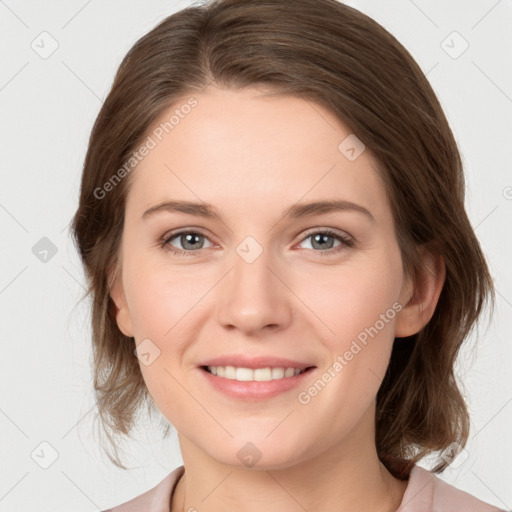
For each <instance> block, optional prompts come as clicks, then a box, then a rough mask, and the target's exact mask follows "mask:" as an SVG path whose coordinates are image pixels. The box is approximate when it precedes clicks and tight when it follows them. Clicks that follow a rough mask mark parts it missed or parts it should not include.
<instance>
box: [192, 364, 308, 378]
mask: <svg viewBox="0 0 512 512" xmlns="http://www.w3.org/2000/svg"><path fill="white" fill-rule="evenodd" d="M200 368H201V369H202V370H203V371H205V372H207V373H209V374H210V375H214V376H216V377H221V378H223V379H227V380H235V381H239V382H270V381H273V380H281V379H289V378H291V377H295V376H297V375H302V374H304V373H307V372H309V371H311V370H313V369H314V368H316V366H308V367H306V368H293V367H284V366H278V367H270V366H267V367H262V368H244V367H237V366H200Z"/></svg>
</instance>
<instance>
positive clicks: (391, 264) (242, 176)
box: [105, 87, 410, 468]
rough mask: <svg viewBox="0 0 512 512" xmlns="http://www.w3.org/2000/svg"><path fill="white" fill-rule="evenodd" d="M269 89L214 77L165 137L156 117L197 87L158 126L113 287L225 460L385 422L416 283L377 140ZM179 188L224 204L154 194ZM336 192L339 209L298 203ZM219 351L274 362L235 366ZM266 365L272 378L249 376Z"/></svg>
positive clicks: (192, 438) (182, 415) (318, 447)
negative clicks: (394, 352)
mask: <svg viewBox="0 0 512 512" xmlns="http://www.w3.org/2000/svg"><path fill="white" fill-rule="evenodd" d="M263 92H264V91H263V89H258V88H252V89H243V90H224V89H217V88H213V87H210V88H208V89H206V90H205V91H204V92H203V93H201V94H195V95H194V98H195V99H196V101H197V105H196V106H195V107H194V108H192V109H186V110H187V112H189V113H188V114H187V115H183V116H182V117H180V119H179V123H177V124H176V125H175V126H174V127H173V129H172V130H169V133H168V134H166V135H165V131H164V135H165V136H162V133H161V132H162V130H161V129H160V131H157V132H155V131H154V130H155V128H157V127H158V126H159V125H160V123H162V122H165V121H168V120H169V118H170V116H171V115H172V114H173V112H174V110H175V109H176V108H178V109H179V108H180V105H183V104H185V103H186V101H187V99H188V97H185V98H184V99H183V102H181V103H179V104H176V105H173V107H172V108H170V109H169V110H168V111H166V112H165V113H164V115H162V116H161V118H160V119H159V120H158V121H157V123H155V126H154V127H152V129H151V131H150V132H148V135H150V136H151V137H152V139H153V140H154V142H155V143H156V144H155V147H153V148H152V149H150V151H149V152H148V154H147V155H146V156H145V157H144V158H143V159H142V161H141V162H140V163H139V165H138V167H137V168H136V169H135V170H134V171H133V175H132V176H131V178H132V180H133V181H132V182H131V185H130V189H129V192H128V196H127V202H126V212H125V224H124V231H123V239H122V246H121V254H120V256H121V260H120V261H121V272H120V275H119V279H118V280H117V281H116V285H115V287H114V288H113V290H112V297H113V298H114V300H115V302H116V305H117V307H118V314H117V321H118V325H119V327H120V329H121V330H122V331H123V332H124V333H125V334H127V335H128V336H133V337H134V338H135V343H136V345H139V344H141V345H140V346H141V347H143V348H144V350H141V351H140V352H141V353H144V355H143V356H142V357H139V358H140V368H141V371H142V374H143V377H144V380H145V382H146V385H147V388H148V390H149V393H150V394H151V396H152V398H153V400H154V402H155V404H156V405H157V407H158V408H159V409H160V411H161V412H162V413H163V415H164V416H165V417H166V418H167V419H168V421H169V422H170V423H171V424H172V425H173V426H174V427H175V428H176V429H177V431H178V432H179V434H180V437H182V438H186V439H187V440H188V441H189V442H190V443H191V445H193V446H195V447H196V448H197V449H198V450H200V451H201V452H202V453H204V454H206V456H209V457H211V458H212V459H215V460H216V461H218V462H220V463H223V464H229V465H234V466H242V464H243V460H242V459H243V455H244V453H245V452H244V450H245V451H246V452H248V453H249V452H251V450H252V451H253V452H254V453H255V454H259V455H257V457H261V459H260V460H259V462H258V465H259V467H266V468H279V467H286V466H288V465H291V464H294V463H298V462H301V461H305V460H308V459H311V458H312V457H315V456H316V455H318V454H320V453H322V452H325V451H326V450H328V449H329V448H332V447H334V446H337V447H339V448H340V449H341V447H343V446H348V442H349V440H351V439H352V440H353V439H355V438H356V437H357V434H356V433H357V432H367V433H370V432H371V425H372V423H373V421H374V407H375V397H376V394H377V391H378V388H379V386H380V383H381V380H382V378H383V376H384V374H385V371H386V368H387V365H388V361H389V357H390V353H391V348H392V343H393V340H394V337H395V335H398V334H399V333H398V332H397V331H398V330H399V325H400V318H401V315H402V314H403V313H404V312H403V311H401V309H402V308H403V306H404V305H405V303H406V302H407V299H408V298H409V296H410V287H409V284H408V283H407V282H406V281H405V280H404V276H403V272H402V260H401V257H400V251H399V248H398V244H397V240H396V238H395V233H394V224H393V219H392V214H391V209H390V205H389V202H388V200H387V197H386V191H385V187H384V183H383V182H382V181H381V179H380V177H379V175H378V174H377V172H376V170H375V169H376V167H377V165H378V163H377V162H376V161H375V160H374V159H373V158H372V156H371V155H370V154H369V151H363V152H362V153H361V154H359V156H357V153H358V152H359V150H360V149H361V147H360V146H358V145H357V144H356V145H354V144H355V142H354V139H353V138H349V139H347V141H345V142H343V141H344V140H345V139H346V138H347V137H349V136H350V130H349V129H348V128H347V127H346V126H344V125H343V124H342V123H340V122H339V121H338V120H337V118H336V117H335V116H334V115H333V114H332V113H330V112H329V111H328V110H326V109H324V108H323V107H321V106H320V105H318V104H314V103H312V102H309V101H305V100H303V99H299V98H296V97H289V96H274V97H265V96H264V95H263ZM155 133H158V134H159V137H157V136H155ZM352 137H353V136H352ZM159 138H161V140H159ZM342 142H343V143H342ZM356 142H357V141H356ZM340 143H342V144H341V146H340ZM351 147H354V149H355V151H352V150H351V149H350V148H351ZM354 156H357V158H354ZM349 157H350V158H349ZM105 200H107V199H105ZM177 201H180V202H182V205H184V204H185V202H191V203H208V204H209V205H210V207H211V211H212V212H215V214H216V215H215V216H213V215H209V216H206V215H204V214H205V212H207V211H208V210H207V209H206V208H204V207H203V209H199V208H197V207H196V208H195V209H194V208H193V207H192V206H190V205H188V206H186V207H176V205H174V206H171V205H169V204H168V205H167V206H166V207H163V206H162V207H161V208H155V207H157V206H161V205H162V204H164V203H166V202H167V203H170V202H177ZM326 201H330V202H338V206H339V207H338V208H337V209H327V208H324V209H321V208H313V207H311V208H299V207H301V206H304V205H309V204H310V203H317V202H326ZM290 208H292V209H291V210H290ZM148 210H151V211H150V212H148V213H146V214H145V212H147V211H148ZM139 356H140V354H139ZM237 357H238V358H239V359H238V360H234V361H233V360H230V359H229V358H237ZM243 358H245V359H243ZM256 358H259V359H258V360H257V359H256ZM272 358H274V360H272ZM275 358H283V359H286V360H289V361H287V362H281V361H276V360H275ZM212 360H216V361H213V363H214V364H213V366H221V367H222V366H233V363H234V366H235V367H236V366H239V367H251V366H253V367H255V368H267V369H266V370H265V369H264V370H260V371H259V372H255V373H254V374H252V373H248V372H247V371H244V370H240V371H238V370H237V369H235V370H231V369H227V370H224V371H225V372H228V373H227V374H226V373H225V374H224V375H225V376H224V377H221V376H220V375H216V376H215V375H212V374H210V373H208V372H207V371H206V370H205V369H204V368H202V366H204V365H207V363H212ZM226 362H227V363H232V364H224V365H223V364H222V363H226ZM280 363H281V364H280ZM272 367H274V368H275V367H292V368H295V367H296V368H299V369H300V368H310V369H309V370H307V371H306V372H304V373H301V374H299V375H297V376H294V377H288V376H283V375H282V374H281V373H279V370H275V369H274V373H273V370H272ZM268 368H271V369H270V370H268ZM213 371H215V370H213ZM222 371H223V370H222V369H217V372H218V373H219V374H222ZM230 372H234V373H230ZM294 373H295V372H294ZM247 375H250V377H247ZM253 375H257V378H263V379H268V378H269V375H270V376H272V375H273V376H274V377H276V378H275V379H274V380H272V381H270V382H261V381H257V382H248V381H244V380H236V379H238V378H241V379H245V378H253ZM285 375H290V372H289V371H288V372H287V373H285ZM227 377H230V378H227ZM233 377H234V378H233ZM279 377H280V378H279ZM360 437H361V436H360ZM249 442H250V443H252V445H253V446H254V447H253V446H249V445H247V443H249ZM365 442H370V443H371V442H373V439H371V436H370V434H368V435H367V439H365ZM249 454H250V453H249ZM241 455H242V457H241Z"/></svg>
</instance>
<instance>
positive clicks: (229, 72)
mask: <svg viewBox="0 0 512 512" xmlns="http://www.w3.org/2000/svg"><path fill="white" fill-rule="evenodd" d="M210 84H215V85H217V86H220V87H226V88H228V87H229V88H243V87H249V86H265V87H267V88H268V89H269V90H272V91H274V92H275V93H276V94H287V95H293V96H298V97H301V98H303V99H306V100H308V101H309V100H310V101H313V102H317V103H318V104H321V105H322V106H325V107H326V108H327V109H329V110H330V111H331V112H333V113H334V114H335V115H336V116H337V117H338V118H339V119H340V120H341V121H342V122H343V123H345V125H346V126H348V127H349V128H350V130H351V131H352V132H353V133H354V134H356V135H357V137H358V138H359V139H361V141H363V143H364V144H365V145H366V148H367V149H368V150H369V151H370V152H371V153H372V154H373V155H374V156H375V157H376V159H377V161H378V162H379V164H380V169H379V170H378V171H379V172H380V173H381V174H382V178H383V179H384V181H385V183H386V187H387V194H388V197H389V201H390V205H391V208H392V213H393V217H394V221H395V230H396V235H397V240H398V243H399V247H400V250H401V254H402V260H403V266H404V273H405V275H406V276H414V275H416V272H417V271H418V270H419V269H420V259H419V252H418V249H419V247H420V246H424V247H425V248H426V249H427V250H430V251H431V252H433V253H434V254H442V255H443V257H444V260H445V265H446V280H445V283H444V286H443V289H442V292H441V295H440V298H439V301H438V304H437V307H436V310H435V312H434V315H433V317H432V318H431V320H430V321H429V322H428V323H427V325H426V326H425V327H424V328H423V329H422V330H421V331H420V332H419V333H417V334H416V335H414V336H410V337H408V338H402V339H398V338H397V339H395V342H394V347H393V352H392V357H391V362H390V365H389V368H388V371H387V373H386V375H385V378H384V380H383V382H382V385H381V387H380V389H379V392H378V395H377V413H376V445H377V450H378V454H379V457H380V458H381V460H382V461H383V462H384V463H385V464H386V465H387V466H388V468H389V469H390V471H392V472H394V473H395V474H396V475H398V474H400V470H399V468H398V466H395V465H394V463H393V461H394V460H403V459H405V460H406V461H409V463H414V462H416V461H418V460H419V459H421V458H422V457H423V456H425V455H429V454H433V455H436V454H437V455H439V454H438V453H437V452H440V451H441V450H444V449H445V448H447V447H448V446H449V445H450V444H451V443H454V442H456V443H459V445H460V446H461V447H463V446H464V445H465V443H466V441H467V438H468V435H469V416H468V412H467V408H466V405H465V402H464V399H463V397H462V395H461V393H460V391H459V389H458V386H457V382H456V379H455V375H454V362H455V359H456V357H457V354H458V351H459V349H460V347H461V344H462V342H463V341H464V339H465V338H466V337H467V335H468V334H469V332H470V331H471V329H472V328H473V324H474V323H475V322H476V320H477V318H478V317H479V315H480V313H481V312H482V310H483V307H484V303H485V301H486V300H487V299H492V306H494V300H495V299H494V288H493V283H492V279H491V277H490V274H489V271H488V268H487V265H486V262H485V259H484V256H483V254H482V251H481V248H480V245H479V243H478V240H477V238H476V236H475V234H474V232H473V230H472V227H471V224H470V222H469V220H468V217H467V215H466V212H465V209H464V175H463V170H462V163H461V158H460V155H459V152H458V149H457V145H456V142H455V140H454V137H453V134H452V132H451V130H450V127H449V125H448V122H447V120H446V118H445V115H444V113H443V111H442V109H441V106H440V104H439V102H438V100H437V98H436V96H435V93H434V92H433V90H432V88H431V86H430V85H429V83H428V81H427V79H426V78H425V76H424V74H423V72H422V71H421V69H420V68H419V66H418V65H417V64H416V63H415V61H414V60H413V58H412V57H411V56H410V54H409V53H408V52H407V50H406V49H405V48H404V47H403V46H402V45H401V44H400V43H399V42H398V41H397V40H396V39H395V38H394V37H393V36H392V35H391V34H390V33H389V32H387V31H386V30H385V29H384V28H383V27H381V26H380V25H379V24H378V23H376V22H375V21H373V20H372V19H371V18H369V17H368V16H366V15H364V14H362V13H360V12H359V11H357V10H355V9H353V8H351V7H348V6H346V5H343V4H341V3H339V2H337V1H335V0H295V1H293V2H289V1H288V0H259V1H257V2H254V1H252V0H214V1H211V2H208V3H205V4H202V5H194V6H191V7H188V8H185V9H183V10H181V11H179V12H177V13H175V14H173V15H172V16H169V17H167V18H166V19H164V20H163V21H162V22H161V23H159V24H158V25H157V26H156V27H155V28H154V29H153V30H151V31H150V32H149V33H148V34H146V35H145V36H144V37H142V38H141V39H140V40H139V41H137V43H136V44H135V45H134V46H133V47H132V48H131V49H130V51H129V52H128V54H127V55H126V56H125V58H124V59H123V61H122V63H121V65H120V67H119V69H118V71H117V74H116V76H115V80H114V83H113V85H112V88H111V90H110V92H109V94H108V96H107V98H106V100H105V103H104V104H103V106H102V108H101V110H100V112H99V114H98V117H97V119H96V122H95V124H94V128H93V130H92V134H91V137H90V140H89V147H88V151H87V155H86V158H85V163H84V169H83V175H82V183H81V190H80V203H79V207H78V210H77V212H76V214H75V217H74V219H73V226H72V229H73V236H74V239H75V243H76V245H77V247H78V250H79V253H80V256H81V258H82V261H83V264H84V267H85V269H86V276H87V282H88V290H87V293H86V296H89V295H91V296H92V329H93V330H92V342H93V355H94V388H95V392H96V398H97V403H98V409H99V416H100V418H101V420H102V425H103V428H104V431H105V433H107V435H108V437H109V439H110V440H111V441H112V437H111V434H123V435H129V433H130V431H131V430H132V428H133V425H134V420H135V416H136V412H137V411H138V410H139V407H140V405H141V403H142V402H143V401H146V403H147V405H148V406H149V408H148V410H149V411H151V410H153V411H154V407H153V408H152V401H151V400H150V397H149V394H148V392H147V389H146V386H145V383H144V380H143V378H142V374H141V371H140V368H139V362H138V359H137V358H136V357H135V355H134V343H133V338H129V337H126V336H125V335H123V334H122V333H121V332H120V330H119V329H118V326H117V323H116V320H115V307H114V303H113V301H112V299H111V298H110V295H109V289H110V286H111V284H112V279H113V276H114V275H115V271H118V262H119V260H118V256H119V254H118V251H119V247H120V240H121V236H122V230H123V221H124V208H125V199H126V194H127V191H128V189H129V184H130V175H129V176H127V177H126V178H124V179H120V180H118V182H116V184H115V186H114V187H111V190H110V191H109V192H108V197H105V198H98V193H97V190H98V189H99V187H102V186H103V184H105V183H107V182H108V181H109V180H111V179H112V177H113V176H114V175H115V174H116V172H117V171H118V170H119V169H120V168H121V167H122V166H123V164H124V163H125V162H126V161H127V160H128V159H129V158H130V155H131V154H132V153H133V151H134V150H135V149H136V148H137V147H138V145H139V144H141V141H143V140H144V138H145V137H146V136H147V131H148V129H149V128H150V127H151V126H152V124H153V123H154V122H155V120H156V119H157V118H158V117H159V116H160V115H161V114H162V113H163V112H164V110H166V109H168V108H169V107H170V106H171V105H173V104H176V102H178V101H179V100H182V99H183V98H184V97H186V95H192V94H193V93H194V92H200V91H202V90H203V89H204V88H206V87H207V86H208V85H210ZM118 176H119V174H118ZM167 433H168V429H167V431H166V432H165V435H166V434H167ZM112 446H113V448H114V452H115V454H116V455H115V459H112V457H111V456H110V454H109V458H110V460H111V461H112V462H114V463H115V464H116V465H118V466H119V467H123V468H124V467H125V466H123V465H122V464H121V462H120V460H119V458H118V457H117V450H116V447H115V445H114V443H113V442H112ZM444 459H445V458H442V457H438V458H437V459H436V460H437V465H436V467H435V468H434V469H433V470H434V471H435V472H440V471H442V470H443V469H445V467H446V466H447V462H446V460H444ZM409 467H410V464H409Z"/></svg>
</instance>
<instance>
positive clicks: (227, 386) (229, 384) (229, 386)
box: [199, 367, 315, 401]
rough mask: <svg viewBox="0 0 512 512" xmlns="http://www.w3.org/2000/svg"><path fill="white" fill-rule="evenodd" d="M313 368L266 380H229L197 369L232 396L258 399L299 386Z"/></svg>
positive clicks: (212, 383) (270, 396) (207, 379)
mask: <svg viewBox="0 0 512 512" xmlns="http://www.w3.org/2000/svg"><path fill="white" fill-rule="evenodd" d="M314 369H315V368H314V367H313V368H310V369H309V370H307V371H305V372H304V373H299V374H298V375H294V376H293V377H283V378H282V379H273V380H269V381H266V382H257V381H240V380H231V379H225V378H224V377H218V376H217V375H213V374H211V373H210V372H208V371H206V370H204V369H203V368H199V371H200V373H201V374H202V375H203V376H204V378H205V379H206V381H207V382H208V383H209V384H211V385H212V386H213V387H214V388H215V389H217V390H218V391H221V392H222V393H224V394H226V395H228V396H231V397H234V398H242V399H246V400H253V401H259V400H265V399H267V398H272V397H274V396H277V395H279V394H281V393H284V392H285V391H290V390H291V389H293V388H295V387H297V386H299V385H300V384H301V383H303V381H304V379H305V378H308V377H309V375H310V374H311V373H312V372H313V370H314Z"/></svg>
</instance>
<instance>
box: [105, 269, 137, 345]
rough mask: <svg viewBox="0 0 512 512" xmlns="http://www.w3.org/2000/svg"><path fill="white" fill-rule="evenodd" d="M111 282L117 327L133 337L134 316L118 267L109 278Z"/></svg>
mask: <svg viewBox="0 0 512 512" xmlns="http://www.w3.org/2000/svg"><path fill="white" fill-rule="evenodd" d="M109 275H111V274H109ZM109 282H110V283H111V285H110V297H111V298H112V301H113V302H114V307H115V308H116V322H117V327H118V328H119V330H120V331H121V332H122V333H123V334H124V335H125V336H128V337H133V323H132V318H131V315H130V310H129V309H128V303H127V301H126V296H125V293H124V287H123V283H122V278H121V272H120V270H119V269H118V268H117V267H116V269H115V271H114V275H113V277H112V278H111V279H109Z"/></svg>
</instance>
